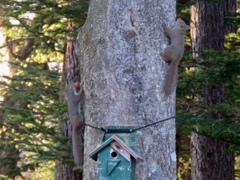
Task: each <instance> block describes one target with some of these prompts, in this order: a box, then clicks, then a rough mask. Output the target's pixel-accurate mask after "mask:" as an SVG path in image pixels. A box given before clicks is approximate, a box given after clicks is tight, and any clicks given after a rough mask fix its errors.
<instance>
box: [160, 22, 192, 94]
mask: <svg viewBox="0 0 240 180" xmlns="http://www.w3.org/2000/svg"><path fill="white" fill-rule="evenodd" d="M162 27H163V29H164V31H165V32H166V34H167V36H168V37H169V38H170V40H171V44H170V45H169V46H167V47H166V49H165V50H164V51H163V52H162V53H161V54H160V55H161V57H162V59H163V60H164V61H165V62H167V63H170V66H169V69H168V72H167V78H166V82H165V85H164V92H165V94H166V95H170V94H171V92H172V91H173V89H174V86H175V85H176V83H177V75H178V65H179V63H180V60H181V59H182V57H183V53H184V45H185V42H184V33H185V32H186V31H187V30H189V29H190V26H188V25H186V23H185V22H184V21H183V20H182V19H180V18H178V19H177V21H176V25H175V27H174V28H173V29H171V30H170V29H169V28H168V27H167V26H166V25H165V24H163V25H162Z"/></svg>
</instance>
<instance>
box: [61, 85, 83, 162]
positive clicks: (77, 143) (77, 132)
mask: <svg viewBox="0 0 240 180" xmlns="http://www.w3.org/2000/svg"><path fill="white" fill-rule="evenodd" d="M63 94H64V96H65V98H66V100H67V104H68V113H69V118H70V122H71V125H72V146H73V157H74V162H75V164H76V165H77V166H82V165H83V138H82V135H83V130H84V118H83V115H82V114H81V112H80V101H81V100H82V98H83V90H82V89H80V85H79V83H78V82H75V83H72V84H70V86H68V87H66V88H65V89H64V91H63Z"/></svg>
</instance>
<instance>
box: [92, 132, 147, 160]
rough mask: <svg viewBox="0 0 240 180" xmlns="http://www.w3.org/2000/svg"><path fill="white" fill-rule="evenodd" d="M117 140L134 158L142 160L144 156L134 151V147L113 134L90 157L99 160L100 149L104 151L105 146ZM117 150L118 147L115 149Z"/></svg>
mask: <svg viewBox="0 0 240 180" xmlns="http://www.w3.org/2000/svg"><path fill="white" fill-rule="evenodd" d="M114 141H116V142H117V143H118V144H119V145H121V147H122V148H124V150H126V151H127V152H128V153H129V154H130V155H131V156H132V157H133V158H135V159H136V160H137V161H139V162H142V161H143V158H142V157H141V156H140V155H139V154H138V153H137V152H136V151H134V150H133V149H132V148H130V147H129V146H128V145H127V144H126V143H125V142H123V141H122V140H121V139H120V138H118V137H117V136H115V135H113V136H111V137H110V138H109V139H107V140H106V141H105V142H104V143H103V144H102V145H101V146H99V147H98V148H96V149H94V150H93V151H92V152H91V153H90V155H89V156H90V157H91V158H92V159H93V160H95V161H97V158H98V154H99V152H100V151H102V150H103V149H104V148H105V147H107V146H109V145H110V144H111V143H112V142H114ZM115 150H116V149H115Z"/></svg>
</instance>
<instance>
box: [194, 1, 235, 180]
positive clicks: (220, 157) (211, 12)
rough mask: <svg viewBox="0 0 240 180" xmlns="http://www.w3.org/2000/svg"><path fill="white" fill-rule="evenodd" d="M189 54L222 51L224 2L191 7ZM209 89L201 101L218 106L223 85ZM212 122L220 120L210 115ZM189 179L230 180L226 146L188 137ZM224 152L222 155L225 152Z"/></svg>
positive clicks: (230, 163) (230, 158)
mask: <svg viewBox="0 0 240 180" xmlns="http://www.w3.org/2000/svg"><path fill="white" fill-rule="evenodd" d="M191 23H192V24H191V27H192V28H191V39H192V51H193V53H195V54H197V52H198V51H201V50H216V51H222V50H223V48H224V1H198V2H197V3H196V4H195V5H194V6H192V7H191ZM206 83H207V84H208V85H209V84H210V85H211V87H210V88H208V89H206V90H205V96H204V97H202V100H203V101H204V102H205V103H206V104H207V105H213V104H220V103H222V99H223V96H224V85H223V84H221V83H218V84H216V83H214V82H211V81H207V82H206ZM212 117H213V118H214V119H220V118H222V117H219V115H217V114H212ZM190 148H191V159H192V162H191V177H192V179H194V180H205V179H216V180H222V179H228V180H231V179H234V154H233V152H232V151H230V150H229V149H230V144H228V143H225V142H222V141H219V140H216V139H214V138H210V137H204V136H201V135H198V134H197V133H192V135H191V147H190ZM225 151H226V152H225Z"/></svg>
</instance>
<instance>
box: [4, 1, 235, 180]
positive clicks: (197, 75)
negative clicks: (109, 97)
mask: <svg viewBox="0 0 240 180" xmlns="http://www.w3.org/2000/svg"><path fill="white" fill-rule="evenodd" d="M193 3H195V1H183V0H179V1H178V3H177V17H181V18H182V19H184V20H185V21H186V22H187V24H190V18H189V17H190V6H191V5H192V4H193ZM239 3H240V1H237V12H236V13H232V14H230V13H229V14H226V17H225V24H226V25H227V24H234V25H236V26H238V25H239V24H240V20H239V10H240V7H239ZM88 4H89V1H87V0H75V1H71V2H70V1H66V0H58V1H54V0H45V1H35V0H31V1H15V0H9V1H5V0H1V1H0V6H1V12H0V25H1V30H0V31H1V33H2V39H3V42H2V45H1V59H0V63H1V65H2V66H1V69H0V73H2V74H1V77H0V81H1V82H0V89H1V91H0V96H1V100H0V108H1V109H0V133H1V141H0V178H2V179H8V178H18V179H24V178H26V179H54V172H55V165H56V162H57V163H61V164H71V165H73V164H74V163H73V160H72V154H71V153H69V152H71V145H70V144H71V143H70V141H69V140H70V138H69V137H67V136H66V135H64V134H62V133H60V130H61V129H60V128H59V124H61V123H62V122H64V123H65V122H67V120H68V119H67V113H66V112H67V105H66V102H65V101H64V99H63V97H62V94H61V91H62V89H63V81H64V76H63V73H64V72H65V71H66V69H64V68H65V67H64V60H65V53H66V43H67V42H68V41H70V40H71V39H74V38H75V37H76V35H77V29H78V28H79V27H81V26H82V25H83V24H84V21H85V19H86V16H87V9H88ZM186 41H187V44H186V51H185V55H184V58H183V60H182V62H181V65H180V67H179V69H180V74H179V83H178V89H177V107H176V109H177V121H176V122H177V155H178V178H179V179H189V178H190V171H191V169H190V163H191V160H190V139H189V137H190V134H191V131H196V129H195V128H194V127H196V126H197V127H198V133H199V134H201V135H204V136H207V137H213V138H216V139H219V140H222V141H226V142H229V143H231V144H232V145H233V146H232V150H233V151H234V153H235V177H236V179H240V158H239V144H240V128H239V127H240V120H239V117H240V106H239V105H240V104H239V103H240V93H239V92H240V85H239V82H240V30H239V29H238V30H237V31H236V33H229V34H227V35H226V36H225V40H224V43H225V51H224V52H222V53H219V52H215V51H204V52H200V53H199V55H200V56H202V57H204V58H205V59H208V61H209V62H210V63H211V66H212V68H207V65H206V64H204V63H203V64H198V65H197V67H198V71H191V68H195V67H196V64H197V63H196V60H195V59H194V58H193V57H192V53H191V50H190V49H191V47H190V46H191V43H190V33H189V34H187V36H186ZM4 66H6V67H7V68H6V67H4ZM206 79H208V80H214V81H217V82H221V83H223V84H224V86H225V96H224V101H223V103H221V104H219V105H212V106H206V105H205V104H204V103H202V102H201V101H196V94H201V93H202V92H203V90H204V89H205V88H206V84H205V82H206ZM212 112H214V113H216V114H220V115H221V117H222V118H221V120H218V121H215V120H213V119H212V117H211V114H212ZM60 134H61V135H60ZM79 171H80V170H79Z"/></svg>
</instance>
